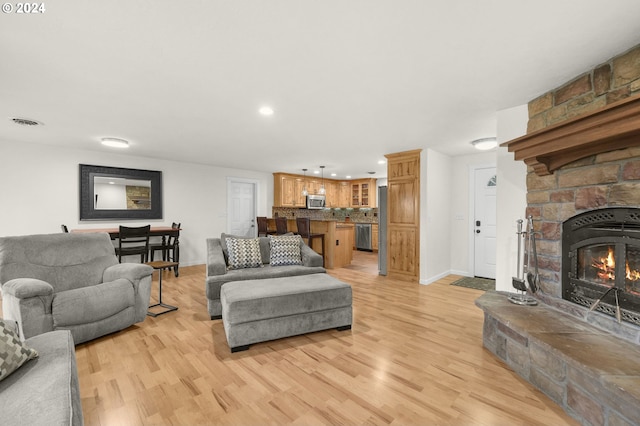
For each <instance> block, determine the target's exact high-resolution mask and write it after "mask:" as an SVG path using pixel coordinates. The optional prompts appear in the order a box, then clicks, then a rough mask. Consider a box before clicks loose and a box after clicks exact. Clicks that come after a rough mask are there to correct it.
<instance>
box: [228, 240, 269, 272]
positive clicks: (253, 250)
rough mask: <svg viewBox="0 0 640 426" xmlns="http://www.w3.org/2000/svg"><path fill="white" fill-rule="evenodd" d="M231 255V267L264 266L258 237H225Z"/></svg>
mask: <svg viewBox="0 0 640 426" xmlns="http://www.w3.org/2000/svg"><path fill="white" fill-rule="evenodd" d="M225 243H226V245H227V250H228V255H229V264H228V265H229V269H244V268H258V267H260V266H262V255H261V254H260V240H259V239H258V238H230V237H227V238H225Z"/></svg>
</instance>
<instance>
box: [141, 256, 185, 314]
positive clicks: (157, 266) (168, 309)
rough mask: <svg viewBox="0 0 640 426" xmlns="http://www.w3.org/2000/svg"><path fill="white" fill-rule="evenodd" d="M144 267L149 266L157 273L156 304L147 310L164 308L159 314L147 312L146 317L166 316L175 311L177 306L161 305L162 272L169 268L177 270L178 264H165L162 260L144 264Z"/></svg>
mask: <svg viewBox="0 0 640 426" xmlns="http://www.w3.org/2000/svg"><path fill="white" fill-rule="evenodd" d="M145 265H149V266H151V267H152V268H153V269H155V270H157V271H158V303H156V304H154V305H149V308H155V307H156V306H162V307H163V308H165V310H164V311H161V312H151V311H149V310H148V311H147V315H149V316H150V317H154V318H155V317H157V316H158V315H162V314H166V313H167V312H172V311H177V310H178V307H177V306H171V305H167V304H166V303H162V271H163V270H165V269H170V268H177V267H178V262H167V261H164V260H156V261H154V262H146V263H145Z"/></svg>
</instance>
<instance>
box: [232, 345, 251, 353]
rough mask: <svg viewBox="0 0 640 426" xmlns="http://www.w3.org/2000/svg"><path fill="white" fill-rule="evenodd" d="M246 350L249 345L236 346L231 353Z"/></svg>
mask: <svg viewBox="0 0 640 426" xmlns="http://www.w3.org/2000/svg"><path fill="white" fill-rule="evenodd" d="M247 349H249V345H243V346H236V347H234V348H231V353H234V352H242V351H246V350H247Z"/></svg>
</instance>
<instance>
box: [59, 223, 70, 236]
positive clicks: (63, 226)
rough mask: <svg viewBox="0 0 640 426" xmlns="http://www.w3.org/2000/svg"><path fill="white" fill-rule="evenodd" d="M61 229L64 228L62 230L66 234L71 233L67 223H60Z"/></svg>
mask: <svg viewBox="0 0 640 426" xmlns="http://www.w3.org/2000/svg"><path fill="white" fill-rule="evenodd" d="M60 229H62V232H64V233H65V234H68V233H69V228H67V225H65V224H62V225H60Z"/></svg>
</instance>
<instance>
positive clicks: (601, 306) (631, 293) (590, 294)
mask: <svg viewBox="0 0 640 426" xmlns="http://www.w3.org/2000/svg"><path fill="white" fill-rule="evenodd" d="M562 298H563V299H566V300H569V301H571V302H573V303H577V304H579V305H582V306H586V307H590V308H594V309H595V310H597V311H599V312H602V313H604V314H607V315H611V316H614V317H617V318H618V319H619V320H623V321H626V322H630V323H633V324H636V325H640V209H638V208H629V207H617V208H606V209H599V210H592V211H588V212H585V213H581V214H579V215H576V216H573V217H571V218H569V219H568V220H566V221H565V222H564V223H563V225H562Z"/></svg>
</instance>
